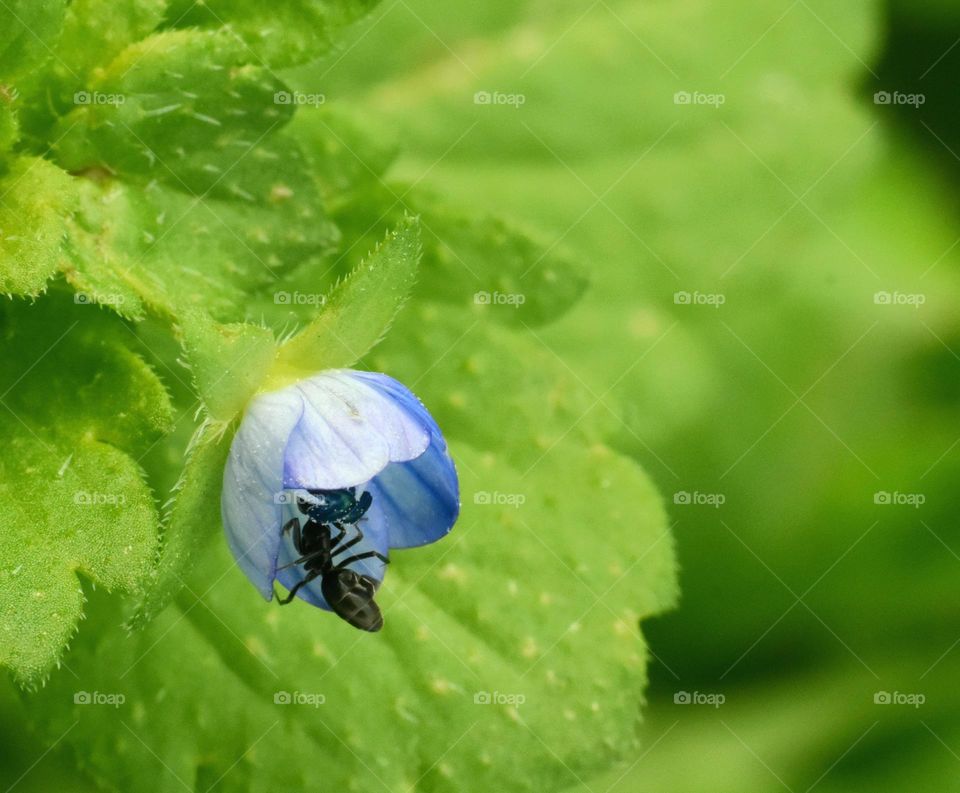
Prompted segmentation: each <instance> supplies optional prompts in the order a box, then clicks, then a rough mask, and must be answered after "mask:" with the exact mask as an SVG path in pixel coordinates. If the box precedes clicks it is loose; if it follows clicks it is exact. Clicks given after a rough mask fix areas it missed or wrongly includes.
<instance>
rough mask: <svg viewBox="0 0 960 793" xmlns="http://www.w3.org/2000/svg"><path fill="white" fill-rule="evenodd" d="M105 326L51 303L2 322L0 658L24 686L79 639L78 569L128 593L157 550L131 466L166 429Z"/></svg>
mask: <svg viewBox="0 0 960 793" xmlns="http://www.w3.org/2000/svg"><path fill="white" fill-rule="evenodd" d="M55 318H56V319H59V320H63V321H64V322H65V326H61V325H60V324H59V323H58V322H55V321H54V319H55ZM114 324H115V323H114V322H111V321H108V320H107V317H106V315H102V314H100V313H99V312H98V310H97V309H96V308H94V307H92V306H86V305H82V304H73V303H66V302H65V301H64V300H63V299H62V298H60V297H58V298H56V299H52V298H47V299H44V300H42V301H41V302H40V303H37V304H36V305H35V306H32V307H30V306H27V305H25V304H22V303H16V304H10V305H8V306H7V307H5V308H4V310H3V312H2V314H0V348H2V350H0V355H2V357H3V359H4V360H5V361H8V362H11V363H13V365H12V366H9V367H7V368H5V369H4V371H3V375H2V377H0V394H2V396H0V405H2V411H0V427H2V435H3V438H4V440H5V445H6V452H5V454H4V455H3V456H2V459H0V522H2V524H3V526H4V531H3V532H2V533H0V604H2V606H0V634H2V635H3V637H4V638H3V642H2V643H0V663H2V664H3V665H4V666H7V667H9V668H10V669H11V670H12V671H13V674H14V676H15V677H16V678H17V680H18V681H20V682H21V683H22V684H25V685H33V684H35V683H37V682H38V681H39V680H41V679H43V677H44V676H45V675H47V674H48V673H49V671H50V669H51V668H52V667H53V665H54V664H55V663H57V662H58V660H59V659H60V657H61V655H62V653H63V650H64V648H65V647H66V645H67V643H68V642H69V641H70V639H71V637H72V636H73V634H74V633H75V631H76V628H77V623H78V621H79V620H80V618H81V616H82V612H83V602H84V597H83V594H82V591H81V589H80V585H79V582H78V580H77V575H78V574H82V575H83V576H84V577H86V578H88V579H89V580H91V581H93V582H96V583H98V584H100V585H102V586H104V587H106V588H107V589H119V590H124V591H128V592H133V591H137V590H138V589H139V588H140V586H141V581H142V579H143V578H144V577H145V576H146V575H147V573H148V571H149V569H150V565H151V562H152V561H153V557H154V553H155V549H156V522H157V514H156V507H155V505H154V502H153V496H152V494H151V492H150V489H149V488H148V487H147V485H146V484H145V482H144V481H143V477H142V473H141V470H140V468H139V466H138V464H137V459H138V458H139V456H140V455H142V454H143V453H144V452H145V451H146V450H147V449H148V448H149V446H150V445H151V444H152V443H153V442H154V441H155V440H156V439H157V438H158V437H159V436H160V434H161V433H162V432H164V431H166V430H167V429H168V428H169V422H170V420H171V415H170V405H169V401H168V399H167V396H166V392H165V391H164V388H163V386H162V384H161V383H160V381H159V380H158V379H157V377H156V376H155V375H154V373H153V372H152V371H151V370H150V369H149V368H148V367H147V366H146V365H144V363H143V362H142V361H141V360H140V359H139V358H138V357H136V356H135V355H134V354H132V353H131V352H129V351H128V350H127V349H126V348H125V347H124V346H123V345H122V344H121V343H118V341H117V337H116V334H117V333H118V332H119V331H118V329H117V328H116V327H114ZM121 341H122V339H121Z"/></svg>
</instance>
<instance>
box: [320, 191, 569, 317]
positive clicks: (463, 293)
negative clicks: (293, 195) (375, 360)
mask: <svg viewBox="0 0 960 793" xmlns="http://www.w3.org/2000/svg"><path fill="white" fill-rule="evenodd" d="M403 212H409V213H416V214H417V215H418V216H419V217H420V220H421V225H422V226H423V230H424V241H423V247H424V256H423V263H422V271H423V279H422V287H421V289H420V290H419V293H420V294H422V295H423V296H425V297H428V298H430V299H432V300H439V301H443V302H445V303H449V304H453V305H456V306H457V307H459V308H464V307H465V306H466V305H468V304H470V303H473V304H476V305H484V306H487V307H488V310H489V311H490V314H491V316H492V317H494V318H495V319H497V320H498V321H500V322H503V323H506V324H512V325H518V326H523V325H534V326H535V325H543V324H546V323H548V322H550V321H552V320H553V319H556V318H557V317H559V316H561V315H563V314H564V313H565V312H566V311H568V310H569V309H570V308H571V307H572V306H573V305H574V304H575V303H576V302H577V301H578V300H579V299H580V298H581V297H583V294H584V292H585V291H586V289H587V279H586V277H585V276H584V275H583V270H584V268H583V266H582V265H581V264H580V263H579V262H577V261H576V260H575V259H574V258H573V256H572V255H571V253H570V251H569V250H568V249H566V248H564V247H563V246H562V245H560V244H557V243H556V242H551V241H550V240H549V238H548V237H547V236H546V235H544V234H542V233H537V232H535V231H530V230H528V229H527V228H525V227H524V226H521V225H520V224H519V223H517V222H515V221H508V220H505V219H503V218H502V217H500V216H498V215H495V214H493V213H478V212H466V211H464V210H461V209H456V208H455V207H454V206H452V205H451V204H450V202H449V201H448V200H443V199H441V198H439V197H438V196H436V195H433V194H430V193H428V192H427V191H425V190H422V189H409V188H404V187H403V186H402V185H389V184H387V183H383V182H381V183H379V184H374V185H371V186H370V187H369V188H367V189H362V190H360V191H358V192H357V193H356V194H355V195H354V196H353V197H352V200H351V201H350V202H349V203H347V204H345V205H344V206H342V207H340V208H339V209H338V210H337V214H336V218H337V220H338V221H339V222H340V225H341V227H342V229H343V231H344V235H345V236H346V237H349V238H353V236H354V235H357V236H360V237H364V236H367V237H369V236H370V234H371V230H374V231H373V233H377V232H379V229H380V228H381V227H382V224H383V223H384V222H387V223H389V222H391V221H392V220H393V219H394V218H396V217H398V216H399V215H400V214H401V213H403Z"/></svg>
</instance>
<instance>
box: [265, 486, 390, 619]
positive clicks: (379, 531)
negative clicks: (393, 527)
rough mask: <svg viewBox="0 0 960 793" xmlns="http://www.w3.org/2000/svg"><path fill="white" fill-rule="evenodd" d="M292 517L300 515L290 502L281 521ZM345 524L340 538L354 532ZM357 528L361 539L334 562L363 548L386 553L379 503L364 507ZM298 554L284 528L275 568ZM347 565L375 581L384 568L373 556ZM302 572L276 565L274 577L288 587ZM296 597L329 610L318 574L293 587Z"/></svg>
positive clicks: (337, 556) (384, 531)
mask: <svg viewBox="0 0 960 793" xmlns="http://www.w3.org/2000/svg"><path fill="white" fill-rule="evenodd" d="M292 517H298V518H299V519H300V520H301V521H303V520H304V516H303V515H301V514H300V513H299V512H298V510H297V508H296V507H295V506H294V505H292V504H291V505H290V506H285V507H284V510H283V525H286V523H287V521H288V520H290V518H292ZM301 525H302V523H301ZM346 528H347V535H346V537H344V539H343V542H346V541H348V540H350V539H352V538H354V537H355V536H356V528H355V527H353V526H347V527H346ZM359 528H360V530H361V531H362V532H363V541H362V542H359V543H357V544H356V545H354V546H353V547H352V548H348V549H347V550H346V551H344V552H343V553H342V554H338V555H336V556H334V559H333V561H334V562H343V561H345V560H346V559H347V558H348V557H350V556H353V555H354V554H360V553H364V552H366V551H379V552H380V553H382V554H383V555H384V556H386V555H387V551H388V550H389V549H388V545H387V531H386V521H385V519H384V516H383V514H382V512H381V510H380V509H379V507H377V505H376V502H374V504H372V505H371V507H370V509H369V510H368V511H367V514H366V515H365V516H364V517H363V518H361V520H360V523H359ZM298 558H299V554H298V553H297V550H296V548H294V547H293V535H292V533H291V532H287V533H286V534H285V535H284V539H283V541H282V543H281V545H280V556H279V558H278V560H277V563H278V568H283V567H285V566H286V565H289V564H291V563H292V562H293V561H294V560H296V559H298ZM348 567H349V568H350V569H351V570H356V571H357V572H358V573H363V574H364V575H368V576H370V577H371V578H373V579H375V580H376V581H382V580H383V575H384V572H385V571H386V566H385V565H384V563H383V562H381V561H380V560H379V559H376V558H373V559H362V560H360V561H358V562H353V563H351V564H350V565H348ZM305 575H306V572H305V571H304V569H303V565H297V566H296V567H288V568H287V569H285V570H284V569H278V570H277V581H278V582H280V583H281V584H282V585H283V586H284V588H286V589H287V590H288V591H289V590H290V589H293V587H294V586H295V585H296V584H297V583H298V582H299V581H301V580H303V578H304V576H305ZM297 597H298V598H301V599H302V600H305V601H307V603H310V604H312V605H314V606H317V607H319V608H322V609H326V610H327V611H330V610H331V609H330V606H329V605H328V604H327V601H326V599H325V598H324V597H323V593H322V592H321V589H320V578H319V577H318V578H315V579H314V580H313V581H311V582H310V583H309V584H307V585H306V586H303V587H300V589H299V590H297Z"/></svg>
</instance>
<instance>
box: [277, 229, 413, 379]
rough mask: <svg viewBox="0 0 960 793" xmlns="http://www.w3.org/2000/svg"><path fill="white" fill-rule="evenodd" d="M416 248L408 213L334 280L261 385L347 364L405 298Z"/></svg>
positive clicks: (381, 332)
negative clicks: (311, 317)
mask: <svg viewBox="0 0 960 793" xmlns="http://www.w3.org/2000/svg"><path fill="white" fill-rule="evenodd" d="M420 253H421V248H420V225H419V222H418V221H417V220H416V219H413V218H410V219H407V220H406V221H404V222H403V223H402V224H401V225H400V226H398V227H397V229H396V230H395V231H392V232H391V233H390V234H389V235H387V238H386V240H385V241H384V242H383V243H382V244H381V245H379V246H377V248H376V249H375V250H374V251H373V252H372V253H371V254H370V255H369V256H368V257H367V258H366V259H365V260H364V262H363V263H362V264H361V265H360V266H359V267H358V268H357V269H356V270H355V271H354V272H353V273H351V274H350V276H349V277H348V278H347V279H345V280H344V281H342V282H341V283H340V284H338V285H337V287H336V288H335V289H334V291H333V293H332V294H331V295H330V298H329V299H328V300H327V301H326V305H325V307H324V309H323V311H322V312H321V313H320V314H319V315H318V316H317V318H316V319H315V320H313V322H311V323H310V324H309V325H308V326H307V327H306V328H304V329H303V330H301V331H300V332H299V333H298V334H297V335H296V336H294V337H293V338H291V339H290V340H289V341H287V342H286V343H284V344H283V345H282V346H281V347H280V351H279V353H278V355H277V361H276V365H275V366H274V368H273V371H272V372H271V373H270V375H269V376H268V380H267V383H265V386H264V387H265V388H266V389H271V388H276V387H278V386H279V385H280V384H282V383H285V382H288V381H290V380H296V379H299V378H302V377H306V376H309V375H311V374H313V373H315V372H318V371H320V370H321V369H334V368H338V367H345V366H350V365H351V364H353V363H355V362H356V361H358V360H359V359H360V358H361V357H363V356H364V355H365V354H366V353H367V352H368V351H369V350H370V349H371V348H372V347H374V346H375V345H376V344H377V343H378V342H379V341H380V339H381V338H383V336H384V334H385V333H386V332H387V330H388V329H389V327H390V325H391V323H392V322H393V320H394V319H395V318H396V316H397V314H398V313H399V312H400V309H401V308H402V307H403V304H404V302H405V301H406V300H407V297H408V295H409V294H410V289H411V287H412V286H413V282H414V279H415V278H416V275H417V265H418V264H419V261H420Z"/></svg>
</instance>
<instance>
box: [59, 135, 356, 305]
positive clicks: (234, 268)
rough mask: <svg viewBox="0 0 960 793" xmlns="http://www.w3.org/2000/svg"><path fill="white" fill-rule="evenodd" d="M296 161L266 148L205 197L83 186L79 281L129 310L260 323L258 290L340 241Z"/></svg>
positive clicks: (151, 187)
mask: <svg viewBox="0 0 960 793" xmlns="http://www.w3.org/2000/svg"><path fill="white" fill-rule="evenodd" d="M297 156H298V155H297V150H296V147H295V146H285V144H283V143H282V142H280V141H276V142H269V143H264V144H261V145H260V146H258V147H256V148H254V149H252V150H251V151H250V152H247V153H244V154H243V156H242V161H241V162H239V163H236V164H235V166H234V167H233V169H232V170H231V174H230V175H229V176H228V180H225V181H224V182H223V183H221V184H220V185H217V186H216V188H215V189H214V190H212V191H210V192H208V193H204V194H203V195H200V196H191V195H189V194H188V193H186V192H184V191H183V189H182V185H180V189H177V188H176V187H174V186H172V185H166V184H164V183H161V182H150V183H148V184H146V185H142V186H141V185H136V184H126V183H124V182H122V181H119V180H116V179H111V178H96V179H93V178H92V179H84V180H81V184H80V206H79V211H78V212H77V215H76V217H75V219H74V220H73V221H72V222H71V228H70V243H71V245H70V249H69V252H70V254H71V262H72V265H73V268H74V269H75V271H76V275H75V278H72V279H71V280H72V281H73V282H74V283H76V284H77V286H78V287H79V288H84V286H85V285H86V284H87V283H92V284H93V285H94V288H93V291H95V292H96V293H100V294H103V295H106V296H107V297H108V299H107V300H104V301H102V302H108V303H109V304H110V305H112V306H119V307H121V308H127V309H128V310H131V311H132V310H134V309H138V308H139V307H140V306H141V305H143V304H145V305H148V306H150V307H152V308H154V309H155V310H157V311H159V312H162V313H164V314H166V315H168V316H170V317H172V318H177V317H178V316H179V315H180V314H181V312H184V311H186V310H188V309H191V308H194V309H196V308H203V309H204V310H205V311H207V312H208V313H209V314H210V315H211V316H212V317H214V318H216V319H218V320H220V321H225V322H235V321H238V320H243V319H247V318H248V317H249V318H252V319H259V313H260V312H259V311H258V310H257V308H258V307H257V306H256V305H255V304H253V302H252V301H251V299H250V294H251V292H253V291H255V290H257V289H263V288H266V287H268V286H271V285H272V284H273V283H274V282H275V280H276V279H277V278H278V277H279V276H280V275H282V274H283V273H284V272H285V271H286V270H288V269H291V268H293V267H294V266H296V265H297V264H299V263H300V262H301V261H302V260H304V259H307V258H309V257H312V256H318V255H321V254H323V253H325V252H327V251H328V250H329V249H330V247H331V246H332V245H333V244H334V242H335V240H336V239H337V230H336V229H335V228H334V227H333V226H332V224H330V222H329V221H328V220H327V219H326V216H325V214H324V212H323V208H322V206H321V205H320V202H319V197H318V195H317V192H316V189H315V187H314V186H313V184H312V183H311V181H310V179H309V177H308V176H306V175H305V174H304V173H303V169H302V168H300V167H299V166H298V165H297ZM244 175H246V176H249V177H250V178H249V180H247V181H244V180H243V179H242V178H240V177H242V176H244ZM235 177H236V178H238V181H237V182H233V181H232V179H233V178H235ZM241 184H243V185H245V188H246V189H243V188H241V186H240V185H241ZM234 188H235V189H234ZM229 193H233V194H232V195H231V194H229Z"/></svg>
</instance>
